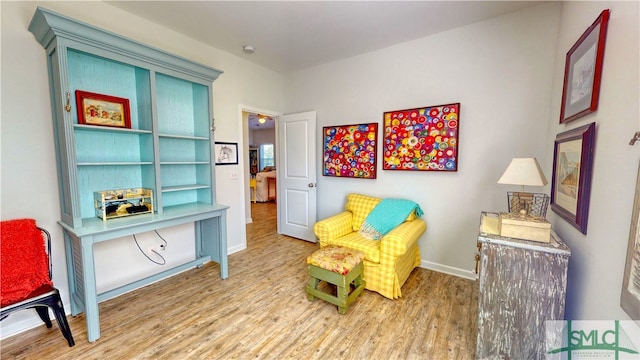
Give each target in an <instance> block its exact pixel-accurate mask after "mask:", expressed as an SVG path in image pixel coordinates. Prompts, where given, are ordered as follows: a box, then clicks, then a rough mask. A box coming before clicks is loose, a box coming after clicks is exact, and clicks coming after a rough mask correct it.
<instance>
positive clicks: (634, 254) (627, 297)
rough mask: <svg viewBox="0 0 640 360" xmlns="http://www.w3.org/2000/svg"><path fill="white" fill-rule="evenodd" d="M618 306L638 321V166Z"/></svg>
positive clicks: (639, 256) (639, 206) (639, 292)
mask: <svg viewBox="0 0 640 360" xmlns="http://www.w3.org/2000/svg"><path fill="white" fill-rule="evenodd" d="M620 305H621V306H622V309H623V310H624V311H626V312H627V314H629V316H630V317H631V318H632V319H640V166H639V167H638V178H637V180H636V195H635V197H634V200H633V213H632V215H631V228H630V229H629V244H628V245H627V260H626V263H625V267H624V276H623V279H622V293H621V294H620Z"/></svg>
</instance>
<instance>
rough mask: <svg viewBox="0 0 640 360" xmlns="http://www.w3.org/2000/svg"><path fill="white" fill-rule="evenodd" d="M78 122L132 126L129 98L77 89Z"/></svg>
mask: <svg viewBox="0 0 640 360" xmlns="http://www.w3.org/2000/svg"><path fill="white" fill-rule="evenodd" d="M76 107H77V109H78V124H85V125H97V126H110V127H118V128H126V129H130V128H131V111H130V109H129V99H125V98H121V97H116V96H111V95H103V94H96V93H92V92H88V91H82V90H76Z"/></svg>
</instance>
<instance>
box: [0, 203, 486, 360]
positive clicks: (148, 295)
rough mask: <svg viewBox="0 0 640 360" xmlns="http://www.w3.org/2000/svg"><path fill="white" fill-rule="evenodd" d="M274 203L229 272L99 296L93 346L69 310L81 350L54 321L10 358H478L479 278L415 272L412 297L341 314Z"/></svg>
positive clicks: (16, 341) (192, 273)
mask: <svg viewBox="0 0 640 360" xmlns="http://www.w3.org/2000/svg"><path fill="white" fill-rule="evenodd" d="M275 206H276V205H275V204H273V203H258V204H253V205H252V218H253V219H254V222H253V223H252V224H248V225H247V250H244V251H241V252H239V253H236V254H233V255H231V256H230V257H229V278H228V279H226V280H221V279H220V276H219V274H220V273H219V267H218V265H217V264H215V263H208V264H207V265H205V266H204V267H202V268H200V269H192V270H189V271H187V272H184V273H181V274H178V275H176V276H173V277H171V278H169V279H166V280H163V281H161V282H158V283H155V284H152V285H149V286H146V287H144V288H141V289H138V290H135V291H132V292H130V293H127V294H124V295H121V296H119V297H117V298H115V299H111V300H107V301H104V302H102V303H100V305H99V306H100V320H101V337H100V339H98V340H97V341H96V342H94V343H89V342H87V334H86V329H85V319H84V315H83V314H80V315H78V316H76V317H73V316H69V317H68V319H69V324H70V326H71V330H72V331H73V335H74V338H75V341H76V346H74V347H72V348H70V347H68V346H67V343H66V341H65V340H64V338H63V337H62V334H61V333H60V330H59V329H58V327H57V324H55V321H54V326H53V328H51V329H47V328H46V327H45V326H44V324H43V325H42V326H40V327H38V328H35V329H31V330H29V331H26V332H24V333H21V334H18V335H15V336H13V337H10V338H8V339H5V340H3V341H1V342H0V350H1V352H0V356H1V358H2V359H249V358H252V359H473V358H474V355H475V344H476V334H477V332H476V315H477V302H478V290H477V284H476V283H475V282H474V281H470V280H465V279H461V278H457V277H454V276H449V275H445V274H442V273H438V272H434V271H430V270H425V269H415V270H414V271H413V273H412V274H411V275H410V277H409V279H408V280H407V282H406V283H405V285H404V286H403V287H402V293H403V297H402V298H400V299H398V300H389V299H387V298H385V297H383V296H381V295H379V294H378V293H375V292H371V291H365V292H364V293H363V294H362V295H361V296H360V297H359V298H358V299H357V300H356V301H355V303H354V304H352V305H351V306H350V307H349V311H348V312H347V314H346V315H340V314H339V313H338V310H337V308H336V307H335V306H333V305H331V304H329V303H327V302H324V301H322V300H315V301H313V302H310V301H308V300H307V297H306V295H305V292H304V286H305V284H306V281H307V280H308V277H307V274H306V266H305V258H306V256H307V255H308V254H310V253H311V252H313V251H314V250H315V249H316V248H317V245H316V244H312V243H307V242H305V241H301V240H297V239H293V238H290V237H286V236H281V235H277V234H276V223H275V213H276V209H275ZM26 311H30V310H26Z"/></svg>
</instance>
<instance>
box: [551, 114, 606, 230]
mask: <svg viewBox="0 0 640 360" xmlns="http://www.w3.org/2000/svg"><path fill="white" fill-rule="evenodd" d="M595 130H596V123H591V124H588V125H585V126H581V127H579V128H576V129H572V130H569V131H565V132H563V133H560V134H558V135H557V136H556V140H555V142H554V149H553V178H552V182H551V209H552V210H553V211H554V212H555V213H556V214H558V215H559V216H560V217H562V218H563V219H564V220H566V221H567V222H568V223H569V224H571V225H572V226H574V227H575V228H576V229H578V230H580V232H582V233H583V234H585V235H586V234H587V220H588V217H589V198H590V196H591V177H592V169H593V153H594V139H595Z"/></svg>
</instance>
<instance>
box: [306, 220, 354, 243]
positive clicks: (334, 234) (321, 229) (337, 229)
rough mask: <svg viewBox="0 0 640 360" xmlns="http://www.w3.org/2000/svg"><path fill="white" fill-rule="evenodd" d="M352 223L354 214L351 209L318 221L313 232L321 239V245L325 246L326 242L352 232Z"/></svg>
mask: <svg viewBox="0 0 640 360" xmlns="http://www.w3.org/2000/svg"><path fill="white" fill-rule="evenodd" d="M352 223H353V214H352V213H351V212H350V211H345V212H341V213H340V214H338V215H334V216H331V217H329V218H326V219H324V220H321V221H318V222H317V223H316V224H315V225H314V226H313V232H314V233H315V234H316V236H317V237H318V239H320V246H324V245H325V243H326V242H330V241H331V240H333V239H336V238H339V237H342V236H344V235H347V234H349V233H352V232H353V225H352Z"/></svg>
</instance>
